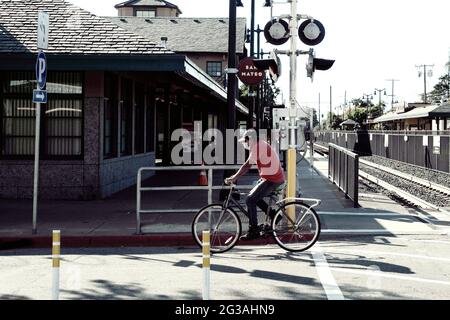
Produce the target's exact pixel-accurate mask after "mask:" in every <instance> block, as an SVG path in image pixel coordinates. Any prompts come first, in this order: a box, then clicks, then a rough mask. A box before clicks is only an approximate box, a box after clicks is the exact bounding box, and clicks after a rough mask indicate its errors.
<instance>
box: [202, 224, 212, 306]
mask: <svg viewBox="0 0 450 320" xmlns="http://www.w3.org/2000/svg"><path fill="white" fill-rule="evenodd" d="M202 249H203V250H202V251H203V300H209V299H210V290H211V288H210V269H211V243H210V232H209V231H203V234H202Z"/></svg>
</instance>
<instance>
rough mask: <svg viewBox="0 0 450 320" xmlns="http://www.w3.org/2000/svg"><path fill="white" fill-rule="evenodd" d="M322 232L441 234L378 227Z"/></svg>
mask: <svg viewBox="0 0 450 320" xmlns="http://www.w3.org/2000/svg"><path fill="white" fill-rule="evenodd" d="M320 232H321V233H339V234H340V233H348V234H355V233H356V234H369V235H370V234H410V235H440V234H442V233H441V232H439V231H434V230H430V231H419V230H391V231H390V230H379V229H378V230H377V229H349V230H341V229H324V230H321V231H320Z"/></svg>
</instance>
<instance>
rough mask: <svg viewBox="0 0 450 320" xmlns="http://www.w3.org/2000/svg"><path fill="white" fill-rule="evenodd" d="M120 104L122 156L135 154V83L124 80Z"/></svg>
mask: <svg viewBox="0 0 450 320" xmlns="http://www.w3.org/2000/svg"><path fill="white" fill-rule="evenodd" d="M121 84H122V85H121V86H122V88H121V89H122V90H121V92H122V97H121V103H120V155H122V156H126V155H131V154H132V152H133V150H132V149H133V81H132V80H128V79H122V81H121Z"/></svg>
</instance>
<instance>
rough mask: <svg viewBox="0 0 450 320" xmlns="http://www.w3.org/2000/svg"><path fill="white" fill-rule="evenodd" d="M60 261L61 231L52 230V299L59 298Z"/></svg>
mask: <svg viewBox="0 0 450 320" xmlns="http://www.w3.org/2000/svg"><path fill="white" fill-rule="evenodd" d="M60 261H61V231H59V230H53V237H52V265H53V276H52V299H53V300H59V266H60Z"/></svg>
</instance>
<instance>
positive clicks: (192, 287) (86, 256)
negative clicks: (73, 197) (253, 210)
mask: <svg viewBox="0 0 450 320" xmlns="http://www.w3.org/2000/svg"><path fill="white" fill-rule="evenodd" d="M449 248H450V239H449V236H448V235H423V236H417V235H415V236H397V237H383V236H375V237H350V238H346V239H344V238H341V239H339V240H330V241H323V242H320V243H318V244H316V245H315V246H314V247H313V249H312V250H311V251H309V252H306V253H301V254H294V253H287V252H284V251H283V250H282V249H280V248H279V247H276V246H261V247H245V246H241V245H239V246H237V247H236V248H235V249H234V250H233V251H231V252H230V253H227V254H223V255H216V256H213V257H212V259H211V263H212V267H211V268H212V269H211V270H212V271H211V298H212V299H214V300H231V299H233V300H253V299H258V300H260V299H275V300H278V299H280V300H312V299H314V300H317V299H318V300H325V299H331V300H342V299H345V300H358V299H449V298H450V264H449V262H450V251H449ZM50 254H51V250H42V249H34V250H31V249H29V250H20V251H3V252H1V258H0V281H1V283H2V285H1V287H0V299H50V297H51V275H52V268H51V256H50ZM62 257H63V259H62V262H61V280H60V283H61V284H60V288H61V294H60V298H61V299H63V300H65V299H88V300H90V299H112V300H122V299H148V300H166V299H171V300H173V299H175V300H179V299H187V300H200V299H201V298H202V270H201V261H202V259H201V251H200V250H196V249H195V248H178V249H177V248H170V249H168V248H109V249H92V248H91V249H66V250H64V247H63V249H62Z"/></svg>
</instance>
